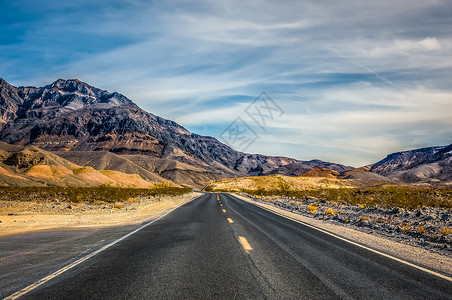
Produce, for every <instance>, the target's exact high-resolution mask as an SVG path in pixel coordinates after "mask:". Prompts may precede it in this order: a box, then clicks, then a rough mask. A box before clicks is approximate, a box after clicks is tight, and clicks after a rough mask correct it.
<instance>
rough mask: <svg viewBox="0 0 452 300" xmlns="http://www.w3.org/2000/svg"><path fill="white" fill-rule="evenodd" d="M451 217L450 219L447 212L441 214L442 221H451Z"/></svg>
mask: <svg viewBox="0 0 452 300" xmlns="http://www.w3.org/2000/svg"><path fill="white" fill-rule="evenodd" d="M449 219H450V215H449V214H447V213H444V214H443V215H442V216H441V221H449Z"/></svg>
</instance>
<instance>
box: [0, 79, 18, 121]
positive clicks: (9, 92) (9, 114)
mask: <svg viewBox="0 0 452 300" xmlns="http://www.w3.org/2000/svg"><path fill="white" fill-rule="evenodd" d="M22 104H23V99H22V98H21V97H20V96H19V94H18V90H17V88H15V87H14V86H12V85H10V84H9V83H7V82H6V81H4V80H3V79H2V78H0V130H1V129H3V128H4V127H5V125H6V124H7V123H8V122H11V121H13V120H14V119H16V118H17V111H18V110H19V107H21V105H22Z"/></svg>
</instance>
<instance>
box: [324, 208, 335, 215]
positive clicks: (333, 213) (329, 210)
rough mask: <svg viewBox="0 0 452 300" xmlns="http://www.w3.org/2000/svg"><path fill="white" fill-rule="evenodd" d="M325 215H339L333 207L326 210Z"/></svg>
mask: <svg viewBox="0 0 452 300" xmlns="http://www.w3.org/2000/svg"><path fill="white" fill-rule="evenodd" d="M324 213H325V214H326V215H335V214H337V212H336V211H335V210H334V209H332V208H331V207H328V208H327V209H325V211H324Z"/></svg>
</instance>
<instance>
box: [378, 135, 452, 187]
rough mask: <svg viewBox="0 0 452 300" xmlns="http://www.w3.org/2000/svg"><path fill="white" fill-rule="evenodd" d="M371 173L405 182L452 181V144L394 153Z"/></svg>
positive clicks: (379, 163) (380, 162)
mask: <svg viewBox="0 0 452 300" xmlns="http://www.w3.org/2000/svg"><path fill="white" fill-rule="evenodd" d="M370 171H372V172H375V173H377V174H380V175H383V176H387V177H389V178H394V179H400V180H402V181H404V182H432V183H434V182H438V181H452V144H450V145H448V146H440V147H428V148H421V149H415V150H410V151H403V152H397V153H392V154H389V155H388V156H386V158H384V159H383V160H381V161H379V162H377V163H375V164H373V165H372V167H371V169H370Z"/></svg>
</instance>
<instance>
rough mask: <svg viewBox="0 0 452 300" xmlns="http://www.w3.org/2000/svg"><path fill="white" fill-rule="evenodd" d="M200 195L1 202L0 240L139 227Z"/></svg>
mask: <svg viewBox="0 0 452 300" xmlns="http://www.w3.org/2000/svg"><path fill="white" fill-rule="evenodd" d="M200 194H201V193H189V194H185V195H180V196H172V197H149V198H142V199H135V200H134V201H131V202H121V203H113V204H85V203H79V204H74V203H68V202H22V201H5V200H1V201H0V237H2V236H11V235H16V234H24V233H30V232H41V231H51V230H52V231H53V230H74V229H86V228H102V227H109V226H120V225H133V224H140V223H142V222H144V221H147V220H150V219H154V218H156V217H158V216H160V215H162V214H164V213H166V212H168V211H170V210H171V209H172V208H174V207H176V206H178V205H181V204H183V203H185V202H188V201H189V200H191V199H192V198H193V197H195V196H198V195H200Z"/></svg>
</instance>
